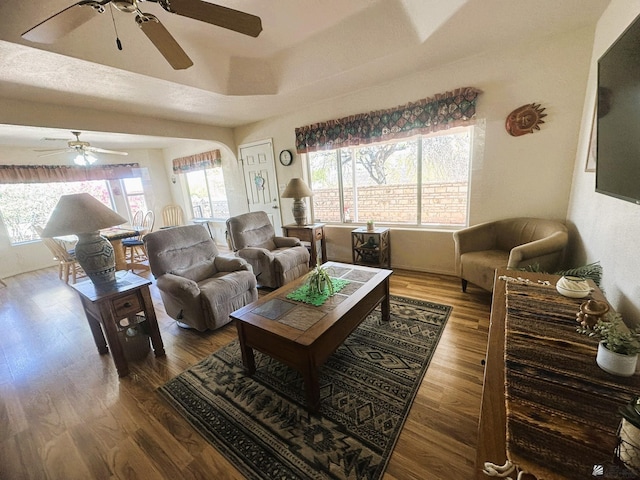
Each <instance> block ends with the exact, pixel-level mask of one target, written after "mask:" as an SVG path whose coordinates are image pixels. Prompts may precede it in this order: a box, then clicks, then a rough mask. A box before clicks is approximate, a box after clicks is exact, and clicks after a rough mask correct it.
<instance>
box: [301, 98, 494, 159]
mask: <svg viewBox="0 0 640 480" xmlns="http://www.w3.org/2000/svg"><path fill="white" fill-rule="evenodd" d="M480 93H482V92H481V91H480V90H478V89H476V88H472V87H465V88H459V89H457V90H454V91H453V92H446V93H441V94H438V95H435V96H434V97H433V98H425V99H423V100H419V101H417V102H413V103H408V104H406V105H402V106H399V107H396V108H392V109H389V110H380V111H377V112H369V113H360V114H357V115H352V116H350V117H345V118H340V119H338V120H329V121H327V122H323V123H316V124H313V125H308V126H306V127H299V128H296V150H297V152H298V153H307V152H314V151H316V150H332V149H334V148H340V147H347V146H353V145H360V144H366V143H375V142H382V141H387V140H392V139H395V138H403V137H409V136H412V135H418V134H424V133H430V132H437V131H439V130H445V129H448V128H452V127H457V126H461V125H469V124H471V123H472V119H473V118H474V117H475V114H476V99H477V98H478V95H479V94H480Z"/></svg>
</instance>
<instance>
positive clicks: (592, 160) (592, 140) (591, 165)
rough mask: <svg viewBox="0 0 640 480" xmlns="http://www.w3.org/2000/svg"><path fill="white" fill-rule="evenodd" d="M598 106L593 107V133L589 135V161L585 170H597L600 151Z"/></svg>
mask: <svg viewBox="0 0 640 480" xmlns="http://www.w3.org/2000/svg"><path fill="white" fill-rule="evenodd" d="M597 112H598V108H597V107H594V108H593V117H592V118H591V135H590V136H589V150H587V163H586V165H585V167H584V171H585V172H595V171H596V160H597V153H598V131H597V129H598V118H597V117H596V115H597Z"/></svg>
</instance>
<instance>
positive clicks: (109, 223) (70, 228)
mask: <svg viewBox="0 0 640 480" xmlns="http://www.w3.org/2000/svg"><path fill="white" fill-rule="evenodd" d="M126 221H127V220H126V219H125V218H123V217H121V216H120V215H118V214H117V213H116V212H114V211H113V210H111V209H110V208H108V207H106V206H105V205H104V204H102V203H101V202H99V201H98V200H96V199H95V198H94V197H92V196H91V195H89V194H88V193H74V194H71V195H62V196H61V197H60V200H58V204H57V205H56V206H55V208H54V209H53V212H51V216H50V217H49V221H48V222H47V224H46V225H45V227H44V231H43V232H42V236H43V237H57V236H62V235H71V234H75V235H77V236H78V243H77V244H76V246H75V253H76V260H77V261H78V263H79V264H80V266H81V267H82V269H83V270H84V271H85V273H86V274H87V276H88V277H89V278H90V279H91V281H92V282H93V283H94V285H95V286H96V288H105V287H109V286H112V285H114V284H115V283H116V258H115V255H114V252H113V246H112V245H111V242H109V240H107V239H106V238H105V237H103V236H102V235H100V229H102V228H108V227H113V226H115V225H121V224H123V223H125V222H126Z"/></svg>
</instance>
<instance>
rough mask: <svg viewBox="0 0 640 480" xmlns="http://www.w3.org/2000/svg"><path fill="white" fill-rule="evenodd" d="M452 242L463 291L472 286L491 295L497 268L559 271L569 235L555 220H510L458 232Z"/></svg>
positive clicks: (475, 226) (484, 224)
mask: <svg viewBox="0 0 640 480" xmlns="http://www.w3.org/2000/svg"><path fill="white" fill-rule="evenodd" d="M453 239H454V242H455V248H456V271H457V274H458V276H459V277H460V279H461V281H462V291H463V292H466V290H467V283H468V282H471V283H473V284H475V285H478V286H479V287H482V288H483V289H485V290H488V291H490V292H491V291H493V280H494V276H495V270H496V268H500V267H507V268H513V269H523V268H525V267H528V266H534V267H535V268H537V269H539V270H540V271H544V272H554V271H556V270H557V269H558V267H559V266H560V264H561V262H562V260H563V255H564V250H565V248H566V246H567V242H568V241H569V233H568V230H567V227H566V226H565V225H564V224H563V223H562V222H560V221H556V220H547V219H541V218H508V219H504V220H498V221H494V222H486V223H482V224H479V225H474V226H472V227H469V228H465V229H462V230H458V231H457V232H455V233H454V234H453Z"/></svg>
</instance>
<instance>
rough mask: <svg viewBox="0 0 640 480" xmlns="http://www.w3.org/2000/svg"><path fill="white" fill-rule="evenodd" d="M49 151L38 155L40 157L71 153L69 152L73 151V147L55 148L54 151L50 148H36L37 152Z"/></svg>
mask: <svg viewBox="0 0 640 480" xmlns="http://www.w3.org/2000/svg"><path fill="white" fill-rule="evenodd" d="M47 151H48V152H49V153H43V154H41V155H38V157H50V156H52V155H60V154H61V153H69V152H73V151H74V150H73V148H64V149H62V150H53V151H49V150H36V152H47Z"/></svg>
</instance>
